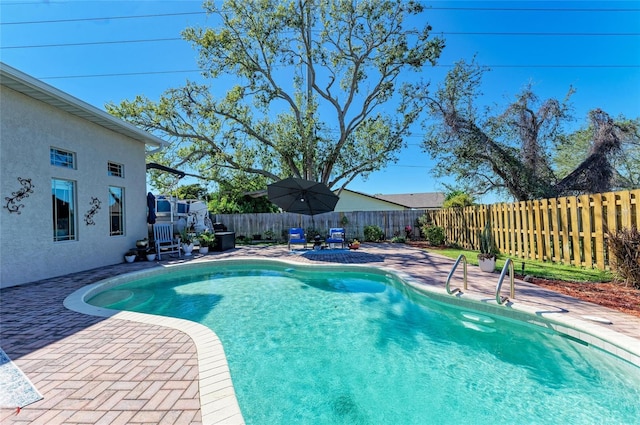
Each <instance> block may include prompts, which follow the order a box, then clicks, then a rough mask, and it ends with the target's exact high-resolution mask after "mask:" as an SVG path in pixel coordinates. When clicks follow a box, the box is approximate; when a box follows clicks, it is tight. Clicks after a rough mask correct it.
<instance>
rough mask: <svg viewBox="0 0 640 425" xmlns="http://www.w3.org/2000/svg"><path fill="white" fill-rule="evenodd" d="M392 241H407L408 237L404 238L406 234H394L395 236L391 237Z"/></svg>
mask: <svg viewBox="0 0 640 425" xmlns="http://www.w3.org/2000/svg"><path fill="white" fill-rule="evenodd" d="M391 242H392V243H405V242H406V239H405V238H404V236H394V237H393V238H391Z"/></svg>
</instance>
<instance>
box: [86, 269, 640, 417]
mask: <svg viewBox="0 0 640 425" xmlns="http://www.w3.org/2000/svg"><path fill="white" fill-rule="evenodd" d="M89 303H90V304H93V305H96V306H100V307H108V308H114V309H121V310H130V311H138V312H144V313H152V314H158V315H165V316H172V317H178V318H183V319H188V320H193V321H196V322H200V323H203V324H204V325H206V326H208V327H209V328H211V329H212V330H214V331H215V332H216V333H217V334H218V336H219V337H220V339H221V341H222V342H223V344H224V348H225V352H226V355H227V359H228V362H229V368H230V371H231V376H232V379H233V382H234V386H235V389H236V393H237V398H238V402H239V404H240V408H241V410H242V413H243V415H244V418H245V420H246V422H247V424H258V425H265V424H313V425H317V424H403V425H404V424H463V423H464V424H496V423H499V424H513V423H527V424H529V423H536V424H558V423H565V424H569V423H570V424H594V423H597V424H627V423H629V424H631V423H638V418H640V403H639V402H638V400H640V369H639V368H637V367H635V366H633V365H631V364H629V363H626V362H624V361H622V360H619V359H617V358H615V357H613V356H611V355H609V354H607V353H604V352H602V351H600V350H598V349H595V348H593V347H589V346H586V345H584V344H581V343H579V342H576V341H574V340H572V339H569V338H566V337H563V336H561V335H560V334H558V333H555V332H553V331H550V330H548V329H545V328H542V327H539V326H535V325H530V324H525V323H523V322H516V321H513V320H509V319H504V318H501V317H499V316H490V315H487V314H478V313H476V312H473V311H470V310H461V309H459V308H456V307H453V306H450V305H446V304H443V303H439V302H436V301H434V300H432V299H430V298H429V297H427V296H425V295H424V294H420V293H417V292H416V291H415V290H413V289H411V288H408V287H407V286H405V285H404V284H402V283H401V282H399V281H398V280H397V279H395V278H393V277H392V276H390V275H387V274H385V273H383V272H380V271H377V270H373V269H372V270H369V271H366V270H363V269H362V268H357V269H356V270H354V269H353V268H349V267H316V268H307V267H303V266H295V267H292V266H291V265H284V264H283V265H277V263H274V262H253V263H246V262H242V263H237V262H228V263H224V264H222V265H212V266H211V267H207V268H199V269H194V270H179V269H177V270H174V271H171V272H168V273H165V274H163V275H158V276H155V277H150V278H143V279H140V280H137V281H134V282H130V283H126V284H123V285H120V286H117V287H115V288H112V289H110V290H107V291H106V292H103V293H101V294H98V295H96V296H95V297H93V298H92V299H91V300H89Z"/></svg>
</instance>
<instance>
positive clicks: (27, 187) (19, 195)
mask: <svg viewBox="0 0 640 425" xmlns="http://www.w3.org/2000/svg"><path fill="white" fill-rule="evenodd" d="M18 181H19V182H20V184H21V185H22V188H21V189H20V190H18V191H17V192H11V196H5V198H4V200H5V201H7V205H5V206H4V208H6V209H8V210H9V212H10V213H17V214H21V213H22V211H20V208H23V207H24V204H20V201H22V200H23V199H24V198H28V197H29V194H30V193H33V188H34V186H33V184H31V179H23V178H22V177H18Z"/></svg>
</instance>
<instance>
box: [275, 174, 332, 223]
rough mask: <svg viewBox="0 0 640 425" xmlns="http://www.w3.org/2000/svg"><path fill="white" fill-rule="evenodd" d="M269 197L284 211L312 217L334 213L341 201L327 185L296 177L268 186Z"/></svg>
mask: <svg viewBox="0 0 640 425" xmlns="http://www.w3.org/2000/svg"><path fill="white" fill-rule="evenodd" d="M267 197H268V199H269V200H270V201H271V202H273V203H274V204H276V205H277V206H279V207H280V208H282V209H283V210H284V211H287V212H291V213H298V214H305V215H310V216H314V215H316V214H322V213H326V212H330V211H333V210H334V208H335V207H336V204H337V203H338V199H339V198H338V196H337V195H336V194H335V193H333V192H332V191H331V189H329V188H328V187H327V186H326V185H325V184H323V183H319V182H314V181H311V180H305V179H299V178H296V177H289V178H287V179H284V180H280V181H278V182H275V183H272V184H270V185H268V186H267Z"/></svg>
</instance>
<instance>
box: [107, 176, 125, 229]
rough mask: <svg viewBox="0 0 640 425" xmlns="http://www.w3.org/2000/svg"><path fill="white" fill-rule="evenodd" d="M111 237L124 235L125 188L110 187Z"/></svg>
mask: <svg viewBox="0 0 640 425" xmlns="http://www.w3.org/2000/svg"><path fill="white" fill-rule="evenodd" d="M109 235H111V236H121V235H124V188H123V187H117V186H109Z"/></svg>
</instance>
